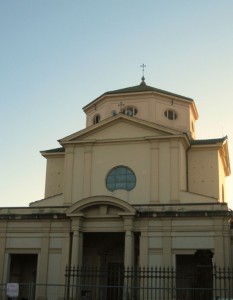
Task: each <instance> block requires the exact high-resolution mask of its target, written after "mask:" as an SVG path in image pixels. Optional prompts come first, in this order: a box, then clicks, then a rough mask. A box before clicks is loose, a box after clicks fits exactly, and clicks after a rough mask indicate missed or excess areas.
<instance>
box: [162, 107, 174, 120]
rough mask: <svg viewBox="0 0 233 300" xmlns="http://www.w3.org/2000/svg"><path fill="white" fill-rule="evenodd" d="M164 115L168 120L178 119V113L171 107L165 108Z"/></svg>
mask: <svg viewBox="0 0 233 300" xmlns="http://www.w3.org/2000/svg"><path fill="white" fill-rule="evenodd" d="M164 115H165V117H166V118H167V119H168V120H176V119H177V113H176V112H175V111H174V110H171V109H167V110H165V112H164Z"/></svg>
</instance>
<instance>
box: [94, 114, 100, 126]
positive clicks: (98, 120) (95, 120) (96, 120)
mask: <svg viewBox="0 0 233 300" xmlns="http://www.w3.org/2000/svg"><path fill="white" fill-rule="evenodd" d="M99 122H100V115H99V114H97V115H95V116H94V118H93V124H97V123H99Z"/></svg>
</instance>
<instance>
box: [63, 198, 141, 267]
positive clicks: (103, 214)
mask: <svg viewBox="0 0 233 300" xmlns="http://www.w3.org/2000/svg"><path fill="white" fill-rule="evenodd" d="M135 212H136V211H135V209H134V208H133V207H132V206H131V205H129V204H128V203H126V202H125V201H123V200H121V199H118V198H114V197H107V196H95V197H88V198H85V199H83V200H81V201H79V202H77V203H75V204H74V205H72V206H71V207H70V208H69V209H68V210H67V212H66V214H67V216H68V217H70V218H71V231H72V250H71V265H72V266H81V265H88V264H91V265H96V266H99V265H100V264H102V263H105V264H108V263H109V264H111V263H118V264H122V265H124V266H125V267H128V266H134V265H135V249H137V248H138V245H136V244H135V238H134V237H135V226H134V216H135ZM84 248H85V250H84ZM83 253H85V254H83Z"/></svg>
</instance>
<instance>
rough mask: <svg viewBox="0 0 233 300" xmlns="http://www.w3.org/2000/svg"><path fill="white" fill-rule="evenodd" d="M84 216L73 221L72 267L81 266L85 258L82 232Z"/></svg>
mask: <svg viewBox="0 0 233 300" xmlns="http://www.w3.org/2000/svg"><path fill="white" fill-rule="evenodd" d="M81 225H82V216H79V217H75V218H73V219H72V233H73V240H72V252H71V266H72V267H73V266H75V267H77V266H81V265H82V257H83V233H82V231H81Z"/></svg>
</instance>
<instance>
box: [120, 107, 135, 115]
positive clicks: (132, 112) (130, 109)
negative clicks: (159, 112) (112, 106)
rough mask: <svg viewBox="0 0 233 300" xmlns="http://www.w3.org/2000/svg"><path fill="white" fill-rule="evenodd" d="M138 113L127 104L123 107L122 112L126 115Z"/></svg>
mask: <svg viewBox="0 0 233 300" xmlns="http://www.w3.org/2000/svg"><path fill="white" fill-rule="evenodd" d="M137 113H138V110H137V108H135V107H133V106H129V107H126V108H124V109H123V114H125V115H127V116H135V115H136V114H137Z"/></svg>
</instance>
